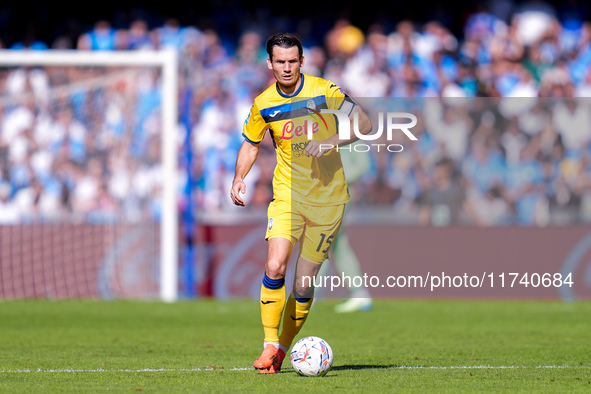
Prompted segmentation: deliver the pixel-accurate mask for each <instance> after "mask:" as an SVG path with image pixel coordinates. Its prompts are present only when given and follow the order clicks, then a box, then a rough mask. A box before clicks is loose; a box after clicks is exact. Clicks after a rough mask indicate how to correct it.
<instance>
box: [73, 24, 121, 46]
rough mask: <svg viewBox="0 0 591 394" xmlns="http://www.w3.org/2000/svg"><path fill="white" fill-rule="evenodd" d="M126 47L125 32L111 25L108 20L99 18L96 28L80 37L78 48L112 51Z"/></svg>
mask: <svg viewBox="0 0 591 394" xmlns="http://www.w3.org/2000/svg"><path fill="white" fill-rule="evenodd" d="M123 48H125V42H124V35H123V32H121V31H119V30H117V29H114V28H112V27H111V23H110V22H109V21H107V20H99V21H97V22H96V23H95V24H94V28H93V29H92V30H91V31H89V32H87V33H84V34H82V35H81V36H80V38H79V39H78V49H81V50H93V51H112V50H115V49H123Z"/></svg>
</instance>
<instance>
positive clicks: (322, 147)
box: [306, 141, 332, 157]
mask: <svg viewBox="0 0 591 394" xmlns="http://www.w3.org/2000/svg"><path fill="white" fill-rule="evenodd" d="M331 146H332V145H329V144H326V143H324V141H310V142H308V145H306V156H313V157H320V156H322V155H323V154H325V153H326V152H328V151H329V150H330V147H331Z"/></svg>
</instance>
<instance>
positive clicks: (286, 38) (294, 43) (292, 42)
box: [267, 33, 304, 60]
mask: <svg viewBox="0 0 591 394" xmlns="http://www.w3.org/2000/svg"><path fill="white" fill-rule="evenodd" d="M274 47H279V48H285V49H287V48H291V47H298V52H299V57H300V59H301V58H302V56H303V55H304V48H303V47H302V42H301V41H300V39H299V38H297V37H296V36H295V35H293V34H291V33H277V34H274V35H272V36H271V37H270V38H269V39H268V40H267V53H268V54H269V59H271V60H273V48H274Z"/></svg>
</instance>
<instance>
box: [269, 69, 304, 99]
mask: <svg viewBox="0 0 591 394" xmlns="http://www.w3.org/2000/svg"><path fill="white" fill-rule="evenodd" d="M301 75H302V83H300V87H299V88H298V90H296V91H295V92H293V94H285V93H283V92H281V90H279V85H277V83H275V88H276V89H277V93H279V95H280V96H281V97H285V98H292V97H295V96H297V95H298V93H300V92H301V90H302V88H303V87H304V74H303V73H302V74H301Z"/></svg>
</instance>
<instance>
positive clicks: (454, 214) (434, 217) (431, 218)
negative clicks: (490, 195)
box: [417, 158, 474, 226]
mask: <svg viewBox="0 0 591 394" xmlns="http://www.w3.org/2000/svg"><path fill="white" fill-rule="evenodd" d="M417 200H418V204H419V206H420V207H421V211H420V215H419V222H420V224H422V225H428V224H430V225H433V226H448V225H454V224H460V223H462V220H463V218H462V215H464V214H466V213H468V214H470V215H471V216H474V213H473V208H472V206H471V205H470V202H468V201H467V200H466V195H465V193H464V189H463V187H462V186H461V184H460V180H459V179H458V174H457V173H456V172H455V169H454V162H453V161H452V160H451V159H449V158H442V159H441V160H439V161H438V162H437V163H436V164H435V168H434V169H433V175H432V177H431V178H430V180H429V187H428V188H427V189H426V190H425V191H424V192H423V193H421V194H420V195H419V196H418V198H417Z"/></svg>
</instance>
